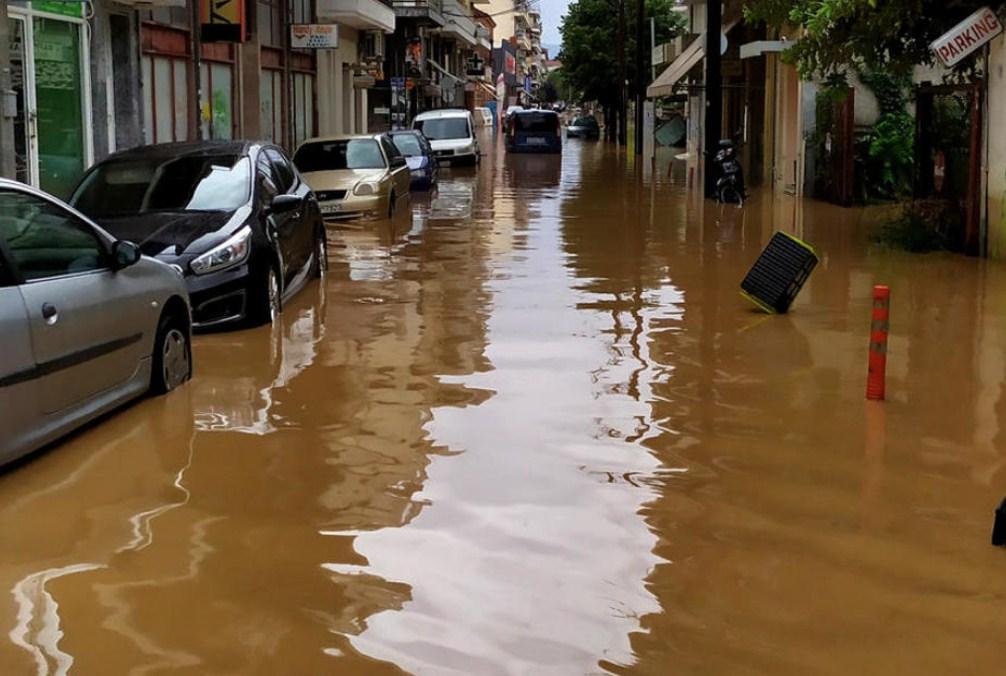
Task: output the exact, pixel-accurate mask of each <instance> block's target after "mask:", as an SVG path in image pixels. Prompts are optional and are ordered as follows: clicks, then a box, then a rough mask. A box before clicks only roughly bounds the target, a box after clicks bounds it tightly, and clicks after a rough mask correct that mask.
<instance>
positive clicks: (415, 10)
mask: <svg viewBox="0 0 1006 676" xmlns="http://www.w3.org/2000/svg"><path fill="white" fill-rule="evenodd" d="M392 7H394V9H395V16H396V17H397V18H399V19H415V20H416V21H418V22H419V23H425V24H428V25H433V26H443V25H444V24H445V23H447V19H446V18H445V17H444V4H443V0H394V3H393V4H392Z"/></svg>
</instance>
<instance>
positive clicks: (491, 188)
mask: <svg viewBox="0 0 1006 676" xmlns="http://www.w3.org/2000/svg"><path fill="white" fill-rule="evenodd" d="M491 152H492V156H490V157H488V158H486V161H485V162H484V163H483V165H482V167H481V168H480V169H479V170H478V171H477V172H476V171H475V170H461V169H458V170H452V171H447V172H445V173H444V175H443V184H442V186H441V188H440V191H439V194H437V195H435V196H433V197H432V198H425V199H417V200H416V201H415V203H414V204H413V209H412V213H411V214H408V213H405V214H400V216H399V218H398V219H397V220H396V221H395V222H393V223H388V222H384V223H368V224H344V225H342V226H340V227H338V228H332V229H331V230H330V233H329V235H330V242H331V247H330V257H331V268H330V271H329V275H328V277H327V278H326V279H325V280H324V283H323V284H322V285H320V286H319V285H313V286H312V287H310V288H309V289H308V290H306V291H305V292H304V293H302V294H301V295H300V296H299V297H298V298H296V300H295V301H294V302H293V303H291V304H290V305H289V306H288V307H287V308H286V309H285V311H284V313H283V316H282V320H281V321H280V322H279V324H278V325H277V326H275V327H274V328H272V329H269V328H262V329H256V330H249V331H240V332H233V333H225V334H217V335H205V336H199V337H197V339H196V341H195V359H196V365H197V375H196V377H195V379H194V380H193V381H192V382H191V383H190V384H188V385H187V386H185V387H184V388H183V389H182V390H181V391H178V392H176V393H174V394H172V395H171V396H168V397H164V398H159V399H151V400H145V401H142V402H139V403H138V404H136V405H133V406H130V407H128V408H126V409H124V410H122V411H120V412H118V413H116V414H114V415H112V416H109V417H108V418H106V419H105V420H103V421H102V422H101V423H100V424H97V425H94V426H92V427H90V428H89V429H87V430H85V431H83V432H82V433H80V434H77V435H75V436H73V437H72V438H70V439H69V440H67V441H65V442H64V443H62V444H60V445H58V446H56V447H54V448H52V449H51V450H49V451H48V452H45V453H43V454H41V455H39V456H37V457H35V458H33V459H31V460H30V461H29V462H26V463H23V464H20V465H18V466H16V467H14V468H12V469H10V470H9V471H7V472H5V473H4V474H3V475H2V476H0V543H2V548H0V586H2V587H3V588H4V589H6V590H7V592H8V593H6V594H4V595H3V600H2V601H0V624H2V627H3V631H4V632H5V633H3V634H0V636H4V635H5V636H6V637H7V640H6V641H3V642H2V643H0V673H3V674H29V673H35V672H38V673H65V672H67V671H69V672H71V673H74V674H157V673H172V674H187V673H188V674H321V673H332V674H335V673H339V674H357V673H375V674H382V673H400V672H411V673H424V674H585V673H603V672H614V673H646V674H801V675H803V674H836V675H846V674H850V673H869V674H901V673H912V674H923V673H925V674H992V673H1003V670H1004V669H1006V667H1004V664H1006V641H1004V640H1003V637H1004V636H1006V612H1004V608H1006V552H1004V551H1002V550H997V549H994V548H992V547H991V546H990V545H989V535H990V529H991V525H992V511H993V509H994V507H995V506H996V504H997V503H998V501H999V500H1000V499H1001V498H1002V497H1003V495H1004V494H1006V454H1004V450H1006V439H1004V436H1003V427H1002V423H1001V421H1003V420H1004V418H1006V410H1004V409H1006V401H1004V398H1003V382H1004V376H1006V274H1004V268H1003V266H1002V265H999V264H994V263H982V262H977V261H974V260H968V259H964V258H958V257H952V256H942V255H934V256H913V255H908V254H902V253H896V252H890V251H885V250H882V249H878V248H876V247H875V246H870V245H869V243H868V238H867V235H866V226H867V221H869V220H870V219H871V218H872V215H871V214H868V213H864V212H862V211H857V210H841V209H838V208H832V207H827V206H822V205H819V204H814V203H811V202H799V201H796V200H793V199H790V198H780V199H777V200H772V199H769V198H767V197H764V196H762V197H760V198H757V199H755V200H754V201H753V202H751V203H750V204H749V205H748V207H746V208H745V209H744V210H743V211H741V210H737V209H733V208H729V209H717V208H715V207H712V206H709V205H706V206H704V205H702V204H701V203H700V202H698V203H697V202H695V201H694V200H693V199H692V198H690V197H689V195H688V194H687V193H686V192H685V191H683V189H682V188H681V186H679V185H674V184H672V183H670V182H669V181H668V180H666V179H665V178H663V177H662V176H658V177H652V176H649V175H647V176H646V177H644V180H642V181H637V180H636V179H635V177H634V176H633V174H632V172H631V171H629V170H627V169H626V168H625V165H624V163H623V161H622V159H621V158H620V157H619V156H618V155H617V154H616V153H615V152H613V151H612V150H611V149H610V148H606V147H605V146H604V145H602V144H597V143H579V142H576V141H572V142H569V143H568V144H567V145H566V151H565V153H564V155H563V156H562V157H561V159H560V158H553V157H539V156H523V157H506V156H504V154H503V153H502V152H501V149H500V148H494V149H492V151H491ZM662 173H663V172H661V174H662ZM776 229H785V230H787V231H790V232H794V233H796V234H798V235H800V236H802V237H803V238H805V239H807V240H808V241H810V242H812V243H813V244H814V245H815V246H816V247H817V248H818V249H819V251H820V253H821V257H822V264H821V266H820V267H819V268H818V270H817V271H816V272H815V273H814V276H813V278H812V280H811V282H810V284H809V286H808V287H807V288H806V289H805V291H804V293H803V295H802V296H801V297H800V299H799V301H798V303H797V305H796V307H795V309H794V311H793V312H792V313H791V314H790V315H788V316H785V317H767V316H762V315H759V314H755V313H753V312H751V311H750V310H749V308H748V307H747V306H746V305H745V303H744V302H743V301H742V300H741V298H740V297H739V295H738V283H739V281H740V279H741V278H742V276H743V274H744V273H745V271H746V270H747V268H748V267H749V265H750V264H751V262H752V261H753V260H754V258H755V257H756V256H757V255H758V253H759V251H760V250H761V248H762V246H764V244H765V243H766V242H767V241H768V239H769V237H770V236H771V235H772V233H773V232H774V231H775V230H776ZM878 282H883V283H888V284H890V286H891V287H892V289H893V301H892V321H893V327H892V338H891V345H890V360H891V361H890V365H889V379H888V392H889V401H888V402H887V403H885V404H867V402H865V401H864V397H863V393H864V388H865V370H866V356H867V343H868V330H869V322H870V307H871V303H870V290H871V287H872V285H873V284H874V283H878Z"/></svg>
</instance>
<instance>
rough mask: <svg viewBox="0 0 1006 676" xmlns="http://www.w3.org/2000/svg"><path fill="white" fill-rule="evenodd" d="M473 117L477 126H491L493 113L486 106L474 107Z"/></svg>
mask: <svg viewBox="0 0 1006 676" xmlns="http://www.w3.org/2000/svg"><path fill="white" fill-rule="evenodd" d="M474 117H475V125H476V126H478V127H491V126H493V114H492V111H491V110H489V109H488V108H476V109H475V114H474Z"/></svg>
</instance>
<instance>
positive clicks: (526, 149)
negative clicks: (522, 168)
mask: <svg viewBox="0 0 1006 676" xmlns="http://www.w3.org/2000/svg"><path fill="white" fill-rule="evenodd" d="M506 149H507V152H511V153H561V152H562V126H561V125H560V124H559V114H558V113H556V112H555V111H552V110H519V111H517V112H515V113H514V114H513V117H512V119H511V120H510V124H509V125H507V134H506Z"/></svg>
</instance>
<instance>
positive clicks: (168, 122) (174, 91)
mask: <svg viewBox="0 0 1006 676" xmlns="http://www.w3.org/2000/svg"><path fill="white" fill-rule="evenodd" d="M143 96H144V99H145V101H144V103H145V104H146V105H145V106H144V108H143V115H144V125H143V127H144V128H143V138H144V140H145V141H146V142H147V143H170V142H171V141H184V140H185V139H187V138H188V135H189V90H188V76H187V74H186V63H185V59H179V58H172V57H169V56H153V55H151V54H144V56H143Z"/></svg>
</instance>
